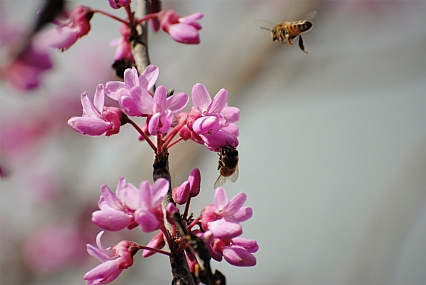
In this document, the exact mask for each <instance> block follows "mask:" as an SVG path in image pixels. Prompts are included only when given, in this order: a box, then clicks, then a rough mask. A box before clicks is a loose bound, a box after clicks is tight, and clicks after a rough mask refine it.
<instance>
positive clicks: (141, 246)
mask: <svg viewBox="0 0 426 285" xmlns="http://www.w3.org/2000/svg"><path fill="white" fill-rule="evenodd" d="M138 248H139V249H147V250H151V251H155V252H157V253H161V254H164V255H167V256H171V253H170V252H167V251H164V250H161V249H158V248H152V247H149V246H143V245H140V246H138Z"/></svg>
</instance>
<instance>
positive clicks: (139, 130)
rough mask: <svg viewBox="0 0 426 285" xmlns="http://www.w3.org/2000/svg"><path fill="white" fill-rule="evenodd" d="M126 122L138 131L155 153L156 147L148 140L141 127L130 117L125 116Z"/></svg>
mask: <svg viewBox="0 0 426 285" xmlns="http://www.w3.org/2000/svg"><path fill="white" fill-rule="evenodd" d="M127 122H128V123H129V124H131V125H132V126H133V127H134V128H135V129H136V130H137V131H138V133H139V134H140V135H141V136H142V137H143V138H144V140H146V142H147V143H148V144H149V146H150V147H151V148H152V149H153V150H154V153H157V147H155V144H154V143H153V142H152V141H151V140H150V138H149V137H148V135H147V134H146V133H145V132H144V131H143V130H142V129H141V128H139V126H138V125H137V124H136V123H135V122H133V121H132V120H131V119H129V118H127Z"/></svg>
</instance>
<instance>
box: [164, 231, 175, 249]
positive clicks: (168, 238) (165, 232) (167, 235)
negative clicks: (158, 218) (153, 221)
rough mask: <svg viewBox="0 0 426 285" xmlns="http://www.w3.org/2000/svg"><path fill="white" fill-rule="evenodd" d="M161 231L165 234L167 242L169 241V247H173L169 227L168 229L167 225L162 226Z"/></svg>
mask: <svg viewBox="0 0 426 285" xmlns="http://www.w3.org/2000/svg"><path fill="white" fill-rule="evenodd" d="M161 231H162V232H163V236H164V238H165V239H166V242H167V245H168V247H169V248H172V246H173V243H172V240H171V239H170V234H169V232H168V231H167V229H166V228H165V227H161Z"/></svg>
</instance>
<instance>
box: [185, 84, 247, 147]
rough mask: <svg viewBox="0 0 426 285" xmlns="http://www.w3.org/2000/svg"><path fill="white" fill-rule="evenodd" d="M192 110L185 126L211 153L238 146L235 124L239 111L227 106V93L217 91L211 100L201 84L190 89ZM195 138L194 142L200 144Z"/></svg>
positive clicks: (237, 131) (223, 90)
mask: <svg viewBox="0 0 426 285" xmlns="http://www.w3.org/2000/svg"><path fill="white" fill-rule="evenodd" d="M192 102H193V104H194V106H193V108H191V111H190V113H189V115H188V123H187V126H188V128H189V129H190V130H192V131H193V132H194V133H195V134H196V135H197V136H198V137H199V138H200V139H201V141H202V142H203V143H204V145H205V146H206V147H207V148H209V149H210V150H213V151H220V150H221V149H222V148H223V147H226V146H232V147H237V146H238V139H237V137H238V135H239V129H238V126H237V125H235V123H236V122H237V121H238V120H239V117H240V110H239V109H238V108H236V107H230V106H228V92H227V91H226V90H225V89H221V90H219V92H218V93H217V94H216V96H215V97H214V98H213V100H212V99H211V97H210V94H209V92H208V91H207V89H206V88H205V87H204V85H202V84H199V83H198V84H196V85H194V87H193V88H192ZM197 136H194V135H193V136H192V137H195V141H196V142H198V143H200V141H199V139H198V137H197Z"/></svg>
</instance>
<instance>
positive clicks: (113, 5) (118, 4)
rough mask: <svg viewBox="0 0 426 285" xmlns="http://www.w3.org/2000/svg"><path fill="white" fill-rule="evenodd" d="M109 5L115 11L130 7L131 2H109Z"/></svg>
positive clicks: (124, 0)
mask: <svg viewBox="0 0 426 285" xmlns="http://www.w3.org/2000/svg"><path fill="white" fill-rule="evenodd" d="M108 2H109V5H110V6H111V8H113V9H120V8H121V7H125V6H129V5H130V2H132V1H131V0H108Z"/></svg>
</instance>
